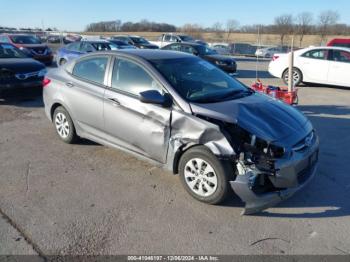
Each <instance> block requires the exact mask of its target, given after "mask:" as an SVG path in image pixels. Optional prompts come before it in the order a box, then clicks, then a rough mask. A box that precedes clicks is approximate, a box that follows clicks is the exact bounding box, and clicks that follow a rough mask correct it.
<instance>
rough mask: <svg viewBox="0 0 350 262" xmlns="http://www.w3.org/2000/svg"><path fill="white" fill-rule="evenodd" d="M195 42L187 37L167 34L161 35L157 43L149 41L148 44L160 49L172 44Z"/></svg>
mask: <svg viewBox="0 0 350 262" xmlns="http://www.w3.org/2000/svg"><path fill="white" fill-rule="evenodd" d="M195 41H196V40H195V39H193V38H192V37H191V36H189V35H184V34H173V33H167V34H162V35H161V36H160V37H159V38H158V41H150V43H151V44H154V45H157V46H159V48H162V47H163V46H166V45H169V44H172V43H181V42H195Z"/></svg>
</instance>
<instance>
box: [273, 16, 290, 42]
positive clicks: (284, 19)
mask: <svg viewBox="0 0 350 262" xmlns="http://www.w3.org/2000/svg"><path fill="white" fill-rule="evenodd" d="M293 27H294V26H293V16H292V15H287V14H285V15H281V16H278V17H276V18H275V29H276V32H277V33H278V34H279V35H280V40H281V45H282V46H283V44H284V38H285V36H286V35H289V34H292V33H293V29H294V28H293Z"/></svg>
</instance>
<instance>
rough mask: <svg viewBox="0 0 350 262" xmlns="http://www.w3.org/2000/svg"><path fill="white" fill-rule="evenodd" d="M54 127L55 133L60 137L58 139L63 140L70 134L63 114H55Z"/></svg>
mask: <svg viewBox="0 0 350 262" xmlns="http://www.w3.org/2000/svg"><path fill="white" fill-rule="evenodd" d="M55 126H56V130H57V133H58V134H59V135H60V137H62V138H63V139H65V138H67V137H68V136H69V132H70V126H69V122H68V120H67V117H66V116H65V115H64V114H63V113H61V112H59V113H57V114H56V118H55Z"/></svg>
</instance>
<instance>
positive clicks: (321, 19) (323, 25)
mask: <svg viewBox="0 0 350 262" xmlns="http://www.w3.org/2000/svg"><path fill="white" fill-rule="evenodd" d="M339 18H340V17H339V14H338V12H336V11H332V10H327V11H323V12H322V13H320V15H319V16H318V23H319V31H320V36H321V44H322V43H323V42H324V40H325V38H326V36H327V34H328V33H329V30H330V27H332V26H334V25H335V24H336V23H337V22H338V20H339Z"/></svg>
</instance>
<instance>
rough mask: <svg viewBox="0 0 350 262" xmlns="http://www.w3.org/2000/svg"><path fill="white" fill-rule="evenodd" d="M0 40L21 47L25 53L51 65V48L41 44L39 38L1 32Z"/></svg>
mask: <svg viewBox="0 0 350 262" xmlns="http://www.w3.org/2000/svg"><path fill="white" fill-rule="evenodd" d="M0 42H2V43H10V44H13V45H14V46H16V47H18V48H19V49H21V50H22V51H23V52H24V53H25V54H26V55H28V56H31V57H32V58H34V59H35V60H38V61H40V62H42V63H44V64H45V65H51V64H52V61H53V54H52V50H51V49H50V48H49V47H48V46H47V45H46V44H42V43H41V41H40V39H39V38H37V37H35V36H34V35H30V34H3V35H0Z"/></svg>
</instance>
